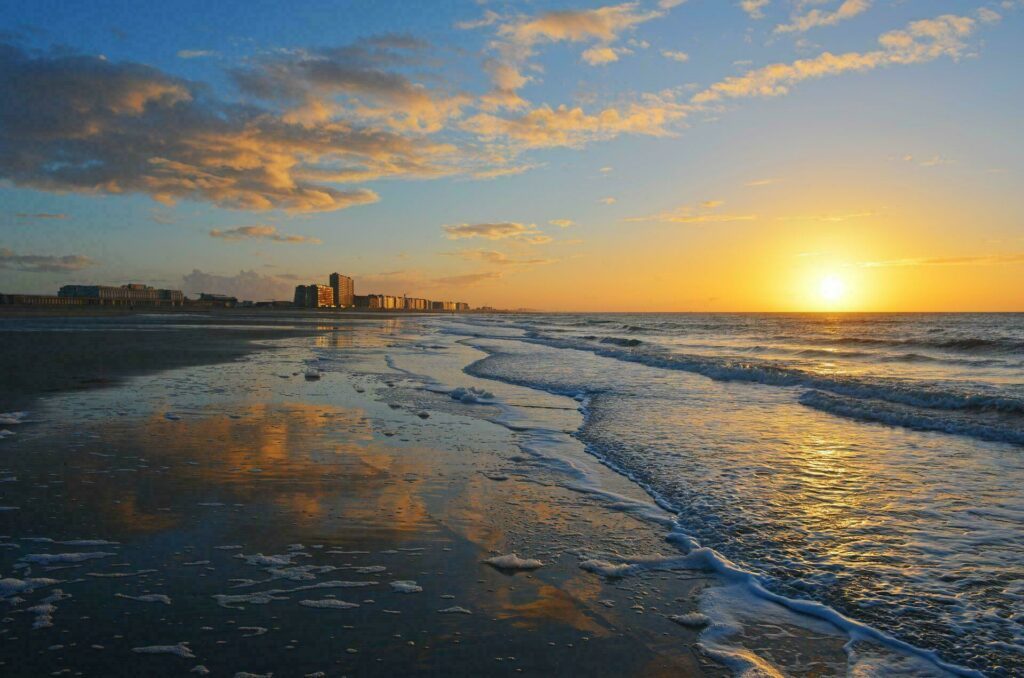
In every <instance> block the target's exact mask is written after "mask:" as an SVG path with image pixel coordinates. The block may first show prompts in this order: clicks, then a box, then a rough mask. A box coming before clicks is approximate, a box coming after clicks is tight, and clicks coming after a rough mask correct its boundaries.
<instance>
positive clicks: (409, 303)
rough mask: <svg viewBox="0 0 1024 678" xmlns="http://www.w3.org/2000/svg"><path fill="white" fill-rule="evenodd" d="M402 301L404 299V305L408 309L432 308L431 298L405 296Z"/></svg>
mask: <svg viewBox="0 0 1024 678" xmlns="http://www.w3.org/2000/svg"><path fill="white" fill-rule="evenodd" d="M402 301H403V306H402V307H403V308H404V309H405V310H406V311H429V310H430V300H429V299H419V298H416V297H403V298H402Z"/></svg>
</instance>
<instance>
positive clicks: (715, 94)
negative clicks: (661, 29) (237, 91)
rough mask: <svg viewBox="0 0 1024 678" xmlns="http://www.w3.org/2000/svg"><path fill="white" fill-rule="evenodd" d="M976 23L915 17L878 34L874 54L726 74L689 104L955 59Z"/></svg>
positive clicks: (831, 56) (771, 92)
mask: <svg viewBox="0 0 1024 678" xmlns="http://www.w3.org/2000/svg"><path fill="white" fill-rule="evenodd" d="M976 24H977V22H976V21H975V20H974V19H972V18H971V17H967V16H956V15H952V14H944V15H942V16H939V17H936V18H934V19H922V20H920V21H913V22H911V23H910V24H908V25H907V26H906V28H904V29H901V30H894V31H889V32H888V33H885V34H883V35H882V36H881V37H879V39H878V42H879V45H880V47H881V48H880V49H878V50H875V51H872V52H846V53H844V54H832V53H831V52H824V53H822V54H820V55H818V56H816V57H813V58H810V59H799V60H797V61H793V62H791V63H776V64H770V65H768V66H764V67H762V68H758V69H754V70H751V71H748V72H747V73H745V74H743V75H740V76H733V77H728V78H725V79H724V80H721V81H719V82H716V83H714V84H713V85H711V86H710V87H708V88H707V89H705V90H703V91H701V92H698V93H697V94H695V95H694V96H693V98H692V99H691V103H693V104H698V105H699V104H707V103H712V102H717V101H721V100H722V99H735V98H744V97H758V96H779V95H782V94H786V93H788V92H789V89H790V88H791V87H792V86H794V85H796V84H798V83H801V82H803V81H804V80H810V79H815V78H822V77H825V76H831V75H839V74H842V73H848V72H864V71H870V70H873V69H875V68H880V67H883V66H889V65H895V64H915V63H924V62H927V61H933V60H935V59H938V58H939V57H943V56H946V57H950V58H952V59H957V58H960V57H962V56H964V55H965V53H966V51H967V44H966V43H965V42H964V40H965V39H966V38H967V37H968V36H970V35H971V34H972V33H973V32H974V30H975V27H976Z"/></svg>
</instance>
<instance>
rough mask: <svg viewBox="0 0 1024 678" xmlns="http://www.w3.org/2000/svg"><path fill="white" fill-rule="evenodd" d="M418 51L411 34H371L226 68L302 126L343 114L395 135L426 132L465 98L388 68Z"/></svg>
mask: <svg viewBox="0 0 1024 678" xmlns="http://www.w3.org/2000/svg"><path fill="white" fill-rule="evenodd" d="M426 48H427V45H426V43H424V42H422V41H421V40H419V39H417V38H414V37H412V36H407V35H384V36H376V37H372V38H364V39H362V40H359V41H357V42H355V43H353V44H351V45H345V46H341V47H332V48H322V49H309V50H289V51H278V52H274V53H272V54H269V55H265V56H262V57H260V58H258V59H254V60H252V61H251V62H250V63H249V64H248V65H246V66H242V67H238V68H234V69H231V71H230V72H229V73H230V75H231V77H232V79H233V80H234V82H235V84H236V85H237V86H238V87H239V88H240V89H241V90H242V91H243V92H244V93H246V94H248V95H250V96H254V97H257V98H259V99H261V100H263V101H271V102H283V103H288V104H290V105H292V106H293V107H294V108H293V109H292V110H290V111H289V112H288V113H287V115H286V116H285V119H286V120H293V121H298V122H305V123H309V122H316V121H322V120H325V119H329V118H331V117H334V116H336V115H338V114H339V113H344V114H345V115H347V116H350V117H353V118H357V119H360V120H364V121H373V122H374V123H377V124H381V125H384V126H385V127H388V128H390V129H393V130H397V131H400V132H409V131H411V132H420V133H430V132H437V131H439V130H441V129H443V128H444V126H445V125H446V123H447V122H448V120H450V119H451V118H453V117H458V116H459V115H460V114H461V111H462V108H463V106H465V105H467V104H468V103H469V102H470V97H468V96H466V95H464V94H458V93H455V94H448V93H445V92H442V91H436V90H431V89H429V88H427V87H425V86H424V85H422V84H420V83H417V82H414V81H412V80H410V79H409V78H408V77H407V76H405V75H403V74H402V73H400V72H398V70H396V68H397V67H402V66H407V65H410V64H413V63H415V62H416V61H417V60H422V53H423V51H424V50H425V49H426Z"/></svg>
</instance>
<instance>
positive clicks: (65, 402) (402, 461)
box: [0, 318, 828, 676]
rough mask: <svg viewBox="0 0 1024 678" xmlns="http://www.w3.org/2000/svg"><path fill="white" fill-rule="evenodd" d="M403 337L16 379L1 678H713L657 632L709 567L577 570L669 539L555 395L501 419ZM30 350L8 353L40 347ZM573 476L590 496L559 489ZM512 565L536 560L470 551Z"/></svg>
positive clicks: (221, 350)
mask: <svg viewBox="0 0 1024 678" xmlns="http://www.w3.org/2000/svg"><path fill="white" fill-rule="evenodd" d="M408 325H409V323H408V321H405V320H401V319H398V320H395V319H380V318H378V319H374V320H367V321H361V320H355V319H353V320H347V321H344V322H335V321H334V319H332V321H331V324H330V326H327V327H325V326H322V325H320V324H316V323H315V322H314V324H313V326H312V327H297V328H296V327H291V328H287V329H281V328H276V329H273V330H271V329H265V328H263V329H261V328H256V327H251V328H248V329H246V330H231V331H226V330H225V331H223V332H218V331H215V330H214V329H213V328H206V329H201V330H195V329H192V330H188V332H192V331H195V332H200V333H201V334H202V336H203V340H200V339H198V338H193V337H192V336H191V335H183V334H180V333H179V332H184V331H185V330H180V331H173V332H172V331H169V330H167V329H161V330H160V331H154V332H152V334H153V335H154V336H153V337H149V336H146V337H143V338H139V339H136V337H138V336H139V335H141V334H144V333H142V332H133V333H131V334H132V339H131V341H133V342H134V341H138V342H140V343H138V344H136V347H137V348H138V350H139V355H145V356H149V357H150V358H152V357H153V356H161V358H160V359H159V360H163V359H164V358H165V357H166V356H168V355H172V356H173V359H171V360H170V361H168V362H163V363H160V362H159V360H157V359H155V358H154V359H153V360H154V362H144V364H142V365H139V364H134V363H131V362H130V361H129V362H126V361H123V360H121V359H120V358H118V355H119V354H118V353H117V351H116V350H112V349H108V347H107V346H106V345H105V344H106V343H107V342H108V341H110V342H112V341H113V338H116V337H105V338H104V340H103V341H102V342H96V341H95V340H90V341H92V342H93V346H94V347H96V355H98V356H100V357H99V358H96V360H95V362H93V363H91V365H93V367H91V368H90V369H91V370H93V371H94V372H95V371H96V370H97V369H99V368H96V367H95V365H101V366H103V367H102V370H101V371H102V372H103V373H104V374H105V375H108V376H109V379H108V380H107V381H106V382H103V383H104V385H105V387H104V388H97V389H87V390H63V391H60V392H53V391H52V390H51V391H50V392H48V393H45V394H40V390H41V389H38V388H37V389H36V390H35V391H33V390H32V388H31V386H32V384H34V383H36V381H35V380H34V379H33V378H32V376H31V375H21V376H20V377H19V378H21V379H22V380H23V381H21V382H17V383H23V384H27V385H28V386H25V387H22V390H21V391H18V392H13V395H11V393H5V397H6V398H8V399H9V401H10V402H28V403H29V407H30V410H29V414H28V416H27V418H26V421H25V422H24V423H20V424H17V425H16V426H12V427H11V428H12V429H13V430H14V432H15V435H13V436H10V437H8V438H5V439H3V440H0V505H2V506H3V507H5V509H6V510H3V511H0V534H3V535H5V536H4V538H3V539H2V540H0V575H2V577H5V578H7V581H6V582H5V585H4V587H3V588H2V589H0V595H2V596H3V597H4V598H5V601H4V603H2V604H3V605H4V606H5V607H6V608H7V609H6V610H5V612H4V618H3V621H2V623H0V662H2V667H3V669H2V670H3V672H4V673H5V675H46V674H50V673H55V672H61V671H64V672H68V673H70V674H77V673H80V674H81V675H184V674H187V673H188V672H189V671H192V670H195V671H197V672H198V673H201V672H202V671H203V670H204V669H205V670H209V671H210V672H211V674H212V675H234V674H235V673H236V672H240V671H245V672H250V673H256V674H265V673H269V672H273V673H274V674H275V675H278V676H291V675H295V676H301V675H307V674H315V673H316V672H324V674H325V675H394V674H407V673H408V674H445V675H447V674H459V675H505V674H508V675H515V674H519V673H526V674H544V675H550V674H554V673H558V674H593V675H616V676H621V675H668V674H671V675H705V674H706V675H721V674H725V673H727V672H726V671H725V670H724V668H723V667H722V666H720V665H718V664H716V663H715V662H714V661H712V660H711V659H709V658H708V657H707V656H705V655H703V654H702V653H701V652H699V651H698V650H697V649H696V645H697V642H698V639H697V631H698V629H693V628H689V627H686V626H683V625H680V624H678V623H676V622H674V621H672V619H671V618H670V616H671V615H678V614H680V613H686V612H687V611H695V610H696V608H697V596H698V595H699V593H700V592H701V591H702V590H703V589H704V588H705V587H707V586H708V585H710V584H712V583H714V580H713V578H712V576H711V575H710V574H708V573H703V572H700V571H694V570H673V571H651V572H644V573H639V574H637V575H636V576H631V577H629V578H626V579H617V578H605V577H602V576H599V575H598V574H595V573H594V572H591V571H587V570H586V569H583V568H581V566H580V565H581V563H582V562H585V561H586V560H587V559H590V558H594V557H595V556H604V557H608V554H616V553H631V554H635V553H651V554H659V553H668V552H671V550H672V547H671V546H668V545H666V544H665V543H664V531H663V530H662V529H659V526H658V524H657V520H655V521H654V522H653V523H652V520H651V516H650V515H646V514H645V512H649V510H648V509H641V508H639V507H641V506H648V505H649V501H648V500H647V498H646V497H645V496H644V495H643V493H642V492H641V491H640V490H639V489H638V488H636V487H635V486H633V485H632V484H631V483H629V482H628V481H626V480H625V479H623V478H621V477H620V476H618V475H617V474H615V473H613V472H611V471H609V470H607V469H603V467H601V466H600V464H597V463H596V462H595V461H594V460H593V459H592V458H588V457H587V455H586V454H585V453H584V452H583V450H582V447H581V446H579V445H578V444H577V445H576V446H575V447H574V446H573V441H572V439H571V437H570V434H571V432H572V431H574V430H575V429H576V428H577V427H578V425H579V420H580V414H579V412H577V411H576V409H575V407H574V406H573V403H572V401H571V399H567V398H563V397H558V396H549V395H546V394H537V393H535V392H527V390H526V389H517V388H516V387H511V386H504V385H503V386H501V389H500V391H499V390H498V389H495V392H496V393H498V396H499V397H500V398H501V399H502V400H503V401H505V402H519V403H520V404H521V405H524V408H523V410H522V411H524V412H528V413H529V416H530V417H532V419H531V420H530V421H528V422H527V421H518V422H508V421H506V422H504V425H499V424H498V423H495V421H496V420H497V419H500V418H501V417H502V416H507V415H502V414H501V412H499V411H498V410H497V408H496V407H493V406H491V405H487V404H479V403H477V404H465V403H461V402H457V401H454V400H452V398H450V397H449V396H448V395H447V394H446V393H443V392H440V391H439V390H438V389H435V388H432V387H431V384H437V383H439V382H438V381H437V380H445V381H448V382H453V383H451V384H450V386H455V385H463V386H470V385H472V386H475V387H476V386H480V387H482V386H484V385H486V384H483V383H482V382H479V380H473V379H471V378H469V377H466V376H465V375H463V374H462V373H461V367H462V366H464V365H465V364H466V363H467V362H468V361H469V360H471V359H473V357H474V356H473V355H472V354H473V351H472V350H471V349H468V348H465V347H460V346H459V345H457V344H448V345H445V346H441V345H437V346H435V345H433V344H430V343H425V339H424V337H423V336H419V335H417V334H416V333H415V332H413V331H410V330H409V329H408ZM118 332H121V331H120V330H118ZM263 333H266V334H263ZM68 334H69V335H74V334H75V333H73V332H69V333H68ZM43 335H46V337H50V336H52V335H53V333H52V332H50V333H46V332H43V333H42V334H41V335H40V336H37V337H33V339H32V341H27V340H26V341H25V342H23V343H22V344H21V346H22V347H27V348H26V350H27V351H28V354H31V355H36V356H38V355H45V354H47V347H46V345H45V342H46V341H47V340H48V339H47V338H46V337H44V336H43ZM213 335H216V338H215V339H211V338H210V337H211V336H213ZM185 337H188V341H187V342H183V341H182V339H183V338H185ZM55 341H56V344H55V345H61V346H63V347H64V348H62V349H60V350H61V351H64V352H68V353H73V347H74V346H75V340H74V339H73V338H72V337H71V336H69V337H62V338H60V339H56V340H55ZM161 342H163V344H162V348H161ZM193 342H195V343H196V344H203V345H202V348H201V349H200V348H198V347H193V348H194V350H193V348H190V349H189V350H181V345H182V343H188V344H189V345H190V346H191V345H192V343H193ZM204 342H205V343H204ZM122 345H123V344H122ZM477 357H478V356H477ZM37 359H38V358H33V359H25V360H21V361H19V360H18V359H17V358H13V359H11V358H10V357H8V363H7V365H6V366H5V368H4V369H5V370H7V372H5V374H17V373H18V371H19V368H18V365H32V364H33V360H37ZM225 359H226V360H227V362H224V360H225ZM188 363H191V365H189V364H188ZM125 364H129V365H130V366H131V368H130V369H129V370H125V371H124V372H120V371H118V368H121V367H123V366H124V365H125ZM311 364H312V365H316V366H318V368H319V369H322V370H323V376H322V378H321V379H319V380H315V381H308V380H306V379H305V378H304V377H303V370H304V369H305V368H306V366H307V365H311ZM107 365H114V366H117V367H114V368H110V369H109V370H108V368H107V367H106V366H107ZM157 370H159V371H157ZM87 374H90V370H84V371H74V370H72V375H73V377H74V378H73V379H72V378H70V377H69V376H68V375H67V374H64V373H63V372H62V371H61V370H57V371H56V375H57V376H56V377H53V378H52V379H50V380H49V381H47V379H44V380H42V382H43V383H46V384H47V387H46V388H47V389H62V388H67V386H68V385H71V386H74V385H81V384H82V381H81V379H82V375H87ZM424 374H429V375H430V377H429V378H427V379H425V378H424V376H423V375H424ZM48 379H49V378H48ZM76 379H77V380H79V381H75V380H76ZM85 385H89V382H86V383H85ZM491 388H495V387H494V385H491ZM5 391H6V389H5ZM527 406H528V409H526V407H527ZM556 447H557V448H558V449H557V450H555V449H554V448H556ZM583 466H587V467H588V469H589V470H588V473H589V474H591V475H592V474H600V475H601V477H602V487H603V488H604V491H607V492H608V493H610V494H609V495H607V496H601V495H598V494H595V493H592V492H588V491H586V488H585V487H583V486H582V485H579V484H578V483H577V482H576V481H573V480H572V478H574V477H575V476H574V473H575V471H574V469H575V468H577V467H579V468H582V467H583ZM567 478H569V480H567ZM609 496H613V497H615V499H614V500H613V501H614V502H615V503H616V504H618V506H617V508H616V509H615V510H612V509H610V508H609V501H610V500H609V498H608V497H609ZM630 502H636V506H637V507H638V508H637V510H635V511H633V510H622V506H621V505H623V504H625V505H627V506H629V505H631V504H630ZM62 542H63V543H62ZM511 553H517V554H518V556H519V557H520V558H523V559H531V560H536V561H539V562H540V563H541V564H542V566H541V567H539V568H537V569H531V570H509V569H499V568H496V567H494V566H492V565H489V564H487V563H486V562H484V561H486V560H487V559H489V558H493V557H495V556H501V555H509V554H511ZM403 582H404V583H403ZM410 582H414V583H410ZM798 644H799V643H798ZM806 649H807V647H806V646H805V647H803V650H806ZM797 651H801V650H799V648H798V650H797ZM815 653H816V654H821V648H820V647H816V648H815ZM826 654H828V653H826ZM816 661H818V660H816V659H812V660H811V661H810V662H809V664H808V666H809V671H808V674H815V673H822V672H823V671H822V670H821V669H822V666H823V665H819V664H816V663H815V662H816ZM197 667H204V669H199V668H197ZM815 667H817V668H815Z"/></svg>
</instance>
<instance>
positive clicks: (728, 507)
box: [438, 314, 1024, 675]
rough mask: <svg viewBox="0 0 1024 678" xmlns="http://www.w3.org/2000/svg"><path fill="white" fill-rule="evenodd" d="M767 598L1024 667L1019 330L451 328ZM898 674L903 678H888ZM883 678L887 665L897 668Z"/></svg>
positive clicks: (629, 318)
mask: <svg viewBox="0 0 1024 678" xmlns="http://www.w3.org/2000/svg"><path fill="white" fill-rule="evenodd" d="M438 331H439V332H442V333H448V334H455V335H460V336H462V337H463V339H462V341H464V342H466V343H468V344H470V345H473V346H475V347H476V348H478V349H480V350H482V351H484V352H485V353H486V354H487V357H485V358H482V359H481V360H479V361H477V362H475V363H473V364H471V365H468V366H467V367H466V371H467V372H468V373H470V374H473V375H476V376H479V377H484V378H487V379H492V380H500V381H503V382H507V383H512V384H517V385H521V386H528V387H530V388H533V389H537V390H541V391H547V392H553V393H558V394H564V395H567V396H571V397H574V398H575V399H576V400H577V401H579V402H580V403H581V405H582V407H581V409H582V410H583V413H584V418H583V424H582V427H581V428H580V429H579V431H578V432H577V433H576V434H575V435H576V436H577V437H578V438H579V440H581V441H582V442H583V443H584V444H585V445H586V448H587V450H588V451H589V452H590V453H591V454H592V455H594V456H595V457H596V458H598V459H600V460H601V461H602V462H603V463H605V464H606V465H608V466H609V467H611V468H614V469H615V470H617V471H618V472H620V473H622V474H624V475H626V476H627V477H629V478H630V479H632V480H633V481H635V482H636V483H638V484H639V485H641V486H642V487H643V488H644V489H645V490H646V492H647V493H648V494H649V495H650V496H651V497H652V499H653V500H655V501H656V502H657V503H658V504H659V505H660V506H662V507H663V508H665V509H667V510H669V511H670V512H672V513H673V514H675V516H676V525H675V527H674V530H673V533H672V534H670V535H667V538H668V539H669V540H670V541H671V542H673V543H674V544H676V545H677V546H678V547H679V549H680V550H681V551H682V552H691V551H695V550H697V549H710V550H711V552H713V554H714V558H715V559H716V560H717V562H718V563H719V565H720V568H721V569H722V570H723V571H725V572H731V573H739V575H740V576H741V577H742V575H743V574H745V575H746V582H747V585H748V587H749V588H750V589H751V591H753V592H754V593H756V594H757V595H758V596H760V597H761V598H768V599H772V600H776V601H782V602H783V603H784V604H787V605H789V606H790V607H791V608H792V609H794V610H798V611H802V612H810V613H811V614H812V615H818V616H820V617H822V618H825V619H829V620H831V621H833V622H834V623H837V624H839V625H841V626H843V627H844V628H846V629H848V630H849V632H850V633H851V634H852V635H851V637H856V636H858V635H861V636H863V635H864V634H867V635H869V636H871V635H876V634H877V635H878V637H884V638H885V639H886V640H887V641H888V642H891V643H895V644H896V645H899V646H901V647H904V648H905V649H906V648H913V649H914V651H916V652H919V653H921V654H922V655H926V656H929V657H931V658H933V659H937V660H940V661H941V662H945V663H948V664H949V665H951V666H949V667H948V668H950V669H951V670H952V671H953V672H956V673H960V672H964V673H968V674H970V673H972V672H978V673H980V674H984V675H1022V674H1024V315H1022V314H906V315H902V314H878V315H874V314H841V315H840V314H837V315H827V314H793V315H779V314H558V315H520V316H467V317H463V318H459V319H456V320H452V321H451V322H444V323H438ZM893 671H894V672H895V670H893ZM886 672H887V671H883V673H886Z"/></svg>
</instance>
